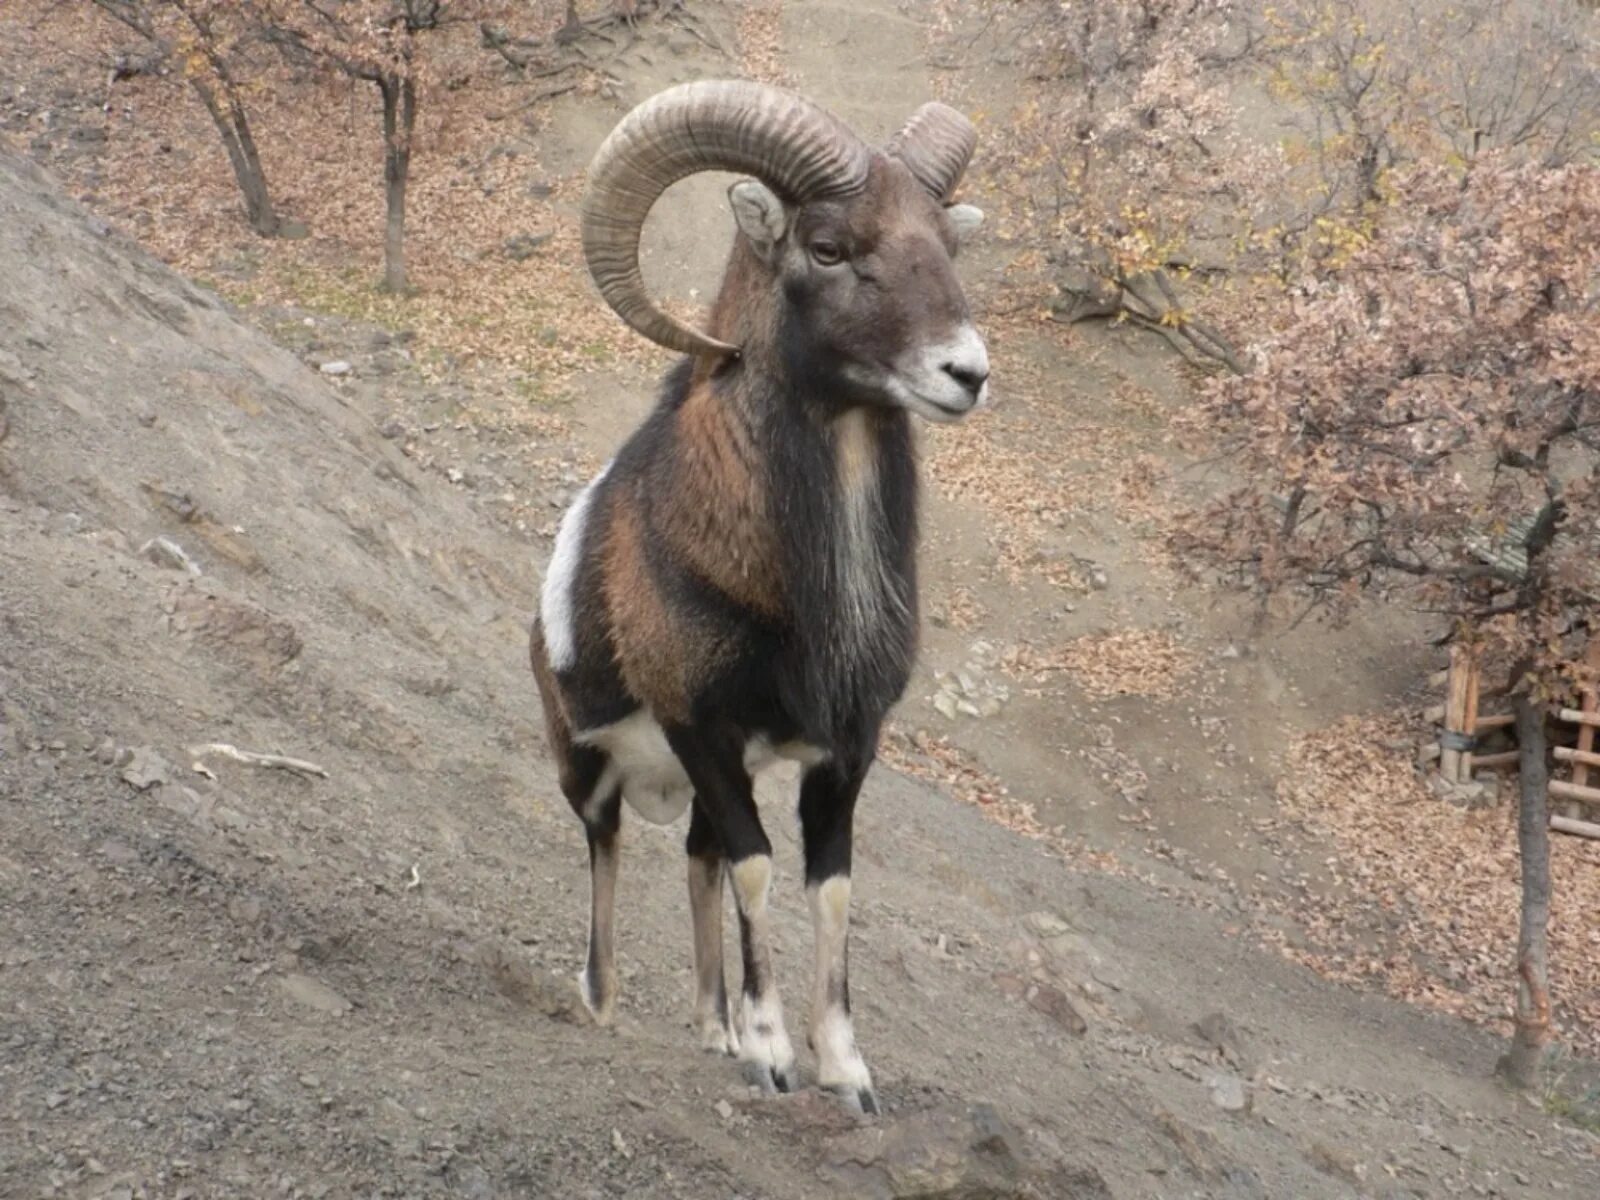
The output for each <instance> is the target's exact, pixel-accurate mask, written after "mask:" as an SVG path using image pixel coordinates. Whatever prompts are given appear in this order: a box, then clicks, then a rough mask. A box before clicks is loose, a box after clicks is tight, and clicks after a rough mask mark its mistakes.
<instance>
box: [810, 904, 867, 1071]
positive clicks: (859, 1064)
mask: <svg viewBox="0 0 1600 1200" xmlns="http://www.w3.org/2000/svg"><path fill="white" fill-rule="evenodd" d="M806 899H807V901H808V902H809V904H810V906H811V923H812V927H813V929H814V931H815V933H816V948H817V958H816V973H815V975H814V977H813V983H812V992H811V1048H812V1049H813V1050H815V1051H816V1052H817V1080H818V1082H819V1083H821V1084H822V1086H823V1087H834V1088H849V1089H854V1090H858V1091H859V1090H861V1089H870V1088H871V1087H872V1074H871V1072H869V1071H868V1070H867V1064H866V1063H865V1062H863V1061H862V1058H861V1054H860V1052H859V1051H858V1050H857V1049H856V1035H855V1029H854V1027H853V1026H852V1024H851V1021H850V1010H849V1008H848V1007H846V1003H845V996H846V986H847V985H846V965H845V964H846V945H847V942H848V938H849V930H850V877H849V876H848V875H835V876H834V877H833V878H832V879H828V880H825V881H824V882H822V883H821V884H818V885H816V886H813V887H809V888H807V889H806Z"/></svg>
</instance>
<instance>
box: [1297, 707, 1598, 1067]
mask: <svg viewBox="0 0 1600 1200" xmlns="http://www.w3.org/2000/svg"><path fill="white" fill-rule="evenodd" d="M1411 740H1412V739H1411V738H1410V737H1409V736H1408V730H1407V729H1406V727H1405V724H1404V722H1402V721H1400V720H1398V719H1372V718H1350V719H1347V720H1344V721H1341V722H1339V723H1338V724H1336V725H1333V726H1331V727H1329V728H1328V729H1325V730H1322V731H1320V732H1317V733H1314V734H1311V735H1309V736H1307V737H1304V738H1302V739H1301V740H1300V741H1298V742H1297V743H1296V744H1295V745H1294V746H1293V747H1292V748H1291V750H1290V753H1289V758H1288V762H1287V764H1286V770H1285V778H1284V780H1283V782H1282V784H1281V785H1280V789H1279V792H1280V798H1281V801H1282V804H1283V807H1284V810H1285V811H1286V813H1287V814H1289V815H1290V816H1291V817H1293V818H1294V819H1295V820H1296V821H1298V822H1300V823H1301V824H1302V825H1303V826H1304V828H1305V829H1306V830H1308V831H1309V832H1311V833H1313V834H1316V835H1318V836H1319V837H1322V838H1325V839H1327V840H1328V842H1329V843H1331V845H1332V847H1333V855H1332V857H1331V858H1330V859H1329V860H1328V863H1327V865H1328V867H1329V868H1330V870H1331V871H1332V874H1333V880H1334V883H1335V885H1336V886H1335V887H1334V888H1333V889H1331V890H1326V891H1323V890H1317V891H1314V892H1309V893H1308V894H1307V895H1306V896H1305V897H1304V900H1303V902H1302V904H1301V906H1300V908H1299V910H1298V911H1296V912H1295V913H1294V914H1293V915H1294V916H1295V917H1296V918H1297V920H1299V921H1300V923H1301V924H1302V925H1303V926H1304V928H1305V930H1306V933H1307V937H1308V939H1309V941H1310V943H1311V949H1307V950H1301V949H1298V948H1294V947H1288V946H1285V947H1284V952H1285V953H1286V954H1288V955H1289V956H1290V957H1293V958H1296V959H1299V960H1300V961H1302V962H1304V963H1306V964H1307V965H1308V966H1310V967H1312V968H1313V969H1315V970H1317V971H1318V972H1320V973H1321V974H1324V975H1327V976H1329V977H1331V978H1334V979H1339V980H1343V981H1346V982H1350V983H1363V984H1377V985H1379V986H1381V987H1383V988H1384V989H1385V990H1387V991H1388V992H1389V993H1391V994H1392V995H1395V996H1398V997H1401V998H1403V999H1406V1000H1409V1001H1412V1002H1414V1003H1418V1004H1422V1005H1425V1006H1427V1007H1430V1008H1436V1009H1441V1010H1443V1011H1445V1012H1449V1013H1453V1014H1456V1015H1458V1016H1461V1017H1465V1018H1467V1019H1469V1020H1473V1021H1476V1022H1479V1023H1482V1024H1488V1025H1493V1026H1496V1027H1497V1028H1499V1029H1501V1030H1502V1031H1504V1032H1507V1033H1509V1031H1510V1012H1511V1004H1512V987H1513V973H1512V964H1513V958H1514V955H1515V950H1516V944H1517V925H1518V914H1519V912H1520V895H1521V872H1520V867H1519V860H1518V852H1517V831H1516V812H1515V806H1514V805H1511V804H1501V805H1500V806H1498V807H1496V808H1490V809H1482V810H1476V811H1469V810H1465V809H1460V808H1456V807H1454V806H1452V805H1450V804H1446V803H1445V802H1443V801H1441V800H1438V799H1436V798H1435V797H1434V796H1433V794H1432V793H1431V792H1430V791H1429V790H1428V788H1427V786H1426V784H1425V783H1424V782H1423V780H1422V779H1421V778H1419V776H1418V775H1417V772H1416V770H1415V768H1414V767H1413V766H1412V764H1411V762H1410V761H1409V756H1408V755H1407V754H1406V753H1404V752H1403V751H1401V750H1397V749H1391V748H1390V747H1395V746H1401V745H1405V744H1407V743H1408V742H1409V741H1411ZM1551 841H1552V846H1551V863H1550V874H1551V881H1552V890H1553V896H1552V899H1551V907H1550V984H1551V995H1552V999H1553V1001H1554V1005H1555V1011H1556V1017H1557V1021H1558V1024H1559V1025H1561V1026H1562V1032H1563V1035H1564V1036H1565V1037H1566V1038H1567V1039H1568V1040H1569V1041H1571V1042H1572V1043H1573V1044H1574V1045H1576V1046H1579V1047H1581V1048H1583V1049H1584V1050H1585V1051H1587V1052H1589V1053H1593V1052H1595V1051H1596V1050H1597V1049H1600V844H1597V843H1595V842H1592V841H1587V840H1585V839H1582V838H1574V837H1561V836H1555V837H1553V838H1552V839H1551ZM1375 934H1376V935H1377V936H1374V935H1375ZM1374 946H1378V947H1381V948H1379V949H1374Z"/></svg>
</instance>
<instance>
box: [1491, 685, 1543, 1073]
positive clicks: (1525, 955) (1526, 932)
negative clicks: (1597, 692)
mask: <svg viewBox="0 0 1600 1200" xmlns="http://www.w3.org/2000/svg"><path fill="white" fill-rule="evenodd" d="M1516 716H1517V748H1518V750H1519V751H1520V754H1521V758H1520V759H1519V761H1518V764H1517V768H1518V771H1519V776H1518V780H1517V785H1518V790H1519V792H1520V794H1521V796H1520V802H1519V805H1518V817H1517V844H1518V847H1519V848H1520V850H1521V852H1522V926H1521V929H1520V930H1519V931H1518V934H1517V1009H1516V1031H1515V1032H1514V1033H1513V1035H1512V1038H1511V1048H1510V1049H1509V1050H1508V1051H1506V1053H1505V1054H1504V1055H1503V1056H1502V1057H1501V1059H1500V1063H1499V1066H1498V1070H1499V1072H1500V1074H1502V1075H1503V1076H1505V1077H1506V1078H1507V1079H1509V1080H1510V1081H1511V1082H1512V1083H1514V1084H1516V1085H1517V1086H1518V1087H1524V1088H1525V1087H1531V1086H1532V1085H1533V1084H1534V1082H1535V1081H1536V1080H1537V1079H1538V1075H1539V1065H1540V1062H1541V1060H1542V1059H1543V1057H1544V1048H1545V1044H1546V1043H1547V1042H1549V1040H1550V985H1549V977H1548V973H1547V970H1546V956H1545V927H1546V925H1548V924H1549V920H1550V817H1549V812H1548V811H1547V810H1548V806H1549V784H1550V769H1549V763H1548V761H1547V759H1546V746H1545V732H1544V706H1543V705H1542V704H1540V703H1538V702H1537V701H1536V700H1534V699H1533V698H1532V697H1531V696H1529V695H1527V694H1526V693H1519V694H1518V695H1517V698H1516Z"/></svg>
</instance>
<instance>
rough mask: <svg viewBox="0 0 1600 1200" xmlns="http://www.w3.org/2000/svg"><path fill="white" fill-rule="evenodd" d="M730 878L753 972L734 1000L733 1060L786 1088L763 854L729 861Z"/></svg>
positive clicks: (787, 1047)
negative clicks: (736, 1025)
mask: <svg viewBox="0 0 1600 1200" xmlns="http://www.w3.org/2000/svg"><path fill="white" fill-rule="evenodd" d="M730 874H731V875H732V877H733V894H734V899H735V900H737V901H738V903H739V913H740V915H741V916H742V917H743V918H744V920H743V922H742V924H741V933H742V935H743V936H744V937H746V938H747V939H748V940H749V944H748V946H747V948H746V951H745V957H746V961H747V962H748V964H749V966H750V969H751V970H753V972H754V974H755V978H754V980H748V979H747V980H746V981H745V984H744V987H743V988H742V989H741V992H740V997H739V1058H740V1059H741V1060H742V1061H744V1062H747V1063H751V1064H753V1065H755V1066H758V1067H762V1068H765V1069H766V1070H768V1071H770V1072H771V1074H772V1078H773V1080H774V1082H776V1083H777V1084H778V1086H779V1087H780V1088H785V1089H787V1088H791V1087H793V1086H794V1084H795V1074H794V1047H793V1046H792V1045H791V1044H790V1042H789V1032H788V1030H786V1029H785V1028H784V1026H783V1002H782V1001H781V1000H780V999H779V998H778V989H777V986H776V984H775V983H774V982H773V979H772V956H771V953H770V950H769V948H768V941H769V937H770V934H769V915H768V912H767V897H768V893H769V892H770V891H771V890H772V859H771V858H769V857H767V856H766V855H765V854H754V855H751V856H750V857H749V858H747V859H744V860H743V861H741V862H738V863H735V864H734V865H733V869H732V870H731V872H730ZM752 985H754V986H753V987H752ZM752 991H753V992H754V994H753V995H752V994H751V993H752Z"/></svg>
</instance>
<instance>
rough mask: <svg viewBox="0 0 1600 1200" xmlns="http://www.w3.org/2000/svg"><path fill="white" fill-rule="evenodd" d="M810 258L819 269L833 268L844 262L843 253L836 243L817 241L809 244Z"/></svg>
mask: <svg viewBox="0 0 1600 1200" xmlns="http://www.w3.org/2000/svg"><path fill="white" fill-rule="evenodd" d="M811 257H812V258H813V259H814V260H815V261H816V264H817V265H818V266H819V267H835V266H838V265H839V264H840V263H841V262H843V261H844V251H843V250H842V249H840V247H839V243H838V242H829V241H817V242H812V243H811Z"/></svg>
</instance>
